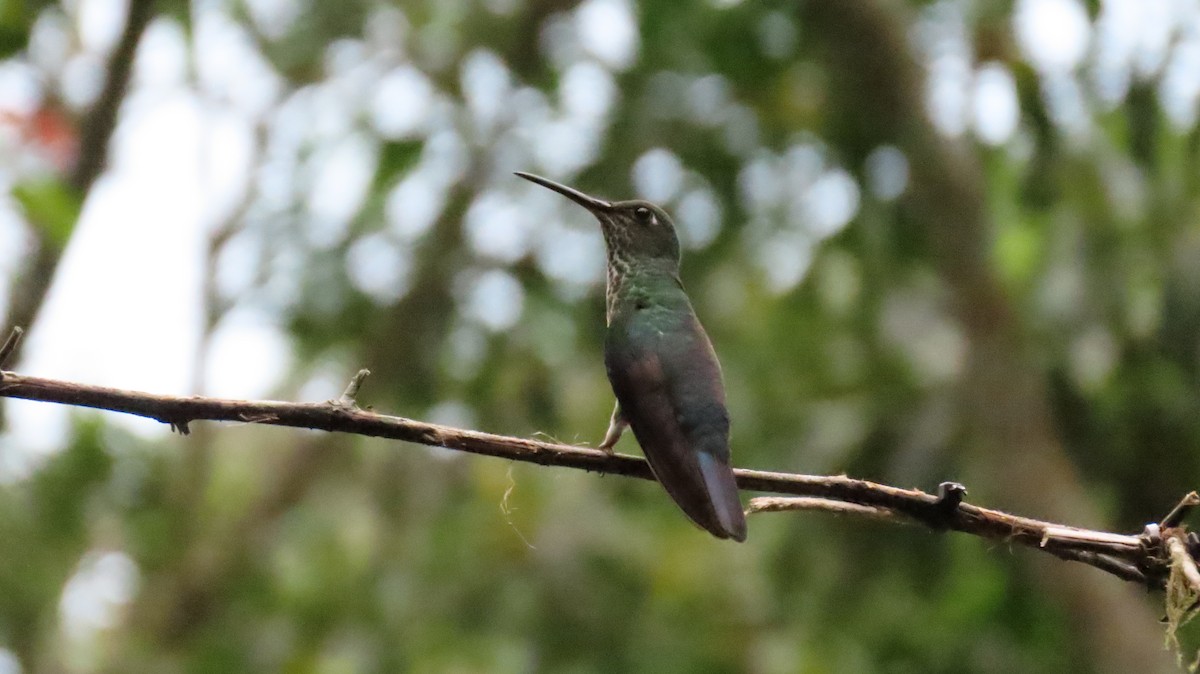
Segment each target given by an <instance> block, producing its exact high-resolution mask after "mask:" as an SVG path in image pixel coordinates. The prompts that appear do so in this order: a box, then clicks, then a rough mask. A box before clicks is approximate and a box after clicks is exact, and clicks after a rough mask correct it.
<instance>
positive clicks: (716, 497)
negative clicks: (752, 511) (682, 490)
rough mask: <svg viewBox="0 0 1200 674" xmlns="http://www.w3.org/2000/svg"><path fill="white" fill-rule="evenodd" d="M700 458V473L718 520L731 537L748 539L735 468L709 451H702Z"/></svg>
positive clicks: (738, 539) (739, 540) (736, 539)
mask: <svg viewBox="0 0 1200 674" xmlns="http://www.w3.org/2000/svg"><path fill="white" fill-rule="evenodd" d="M699 459H700V473H701V474H702V475H703V476H704V486H705V487H706V488H707V489H708V496H709V502H710V503H711V504H712V507H713V512H714V513H715V514H716V516H717V522H718V523H720V525H721V528H722V529H724V530H725V533H726V534H727V535H728V537H729V538H732V539H733V540H735V541H738V542H741V541H744V540H746V515H745V513H744V512H743V511H742V501H741V499H739V498H738V488H737V481H736V480H735V479H734V476H733V469H731V468H730V467H729V464H727V463H725V462H723V461H721V460H719V459H717V457H715V456H713V455H712V454H709V453H708V452H700V453H699Z"/></svg>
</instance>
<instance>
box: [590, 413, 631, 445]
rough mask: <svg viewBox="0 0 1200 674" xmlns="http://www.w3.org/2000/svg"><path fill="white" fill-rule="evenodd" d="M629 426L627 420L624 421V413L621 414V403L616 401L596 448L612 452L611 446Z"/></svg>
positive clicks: (615, 443)
mask: <svg viewBox="0 0 1200 674" xmlns="http://www.w3.org/2000/svg"><path fill="white" fill-rule="evenodd" d="M628 426H629V422H628V421H625V415H623V414H621V403H617V405H616V407H614V408H613V413H612V420H611V421H609V422H608V432H607V433H605V434H604V440H603V441H601V443H600V446H599V447H597V448H596V449H599V450H600V451H602V452H604V453H605V454H612V453H613V447H615V446H616V445H617V440H620V439H621V434H622V433H624V432H625V429H626V428H627V427H628Z"/></svg>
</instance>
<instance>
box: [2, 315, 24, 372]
mask: <svg viewBox="0 0 1200 674" xmlns="http://www.w3.org/2000/svg"><path fill="white" fill-rule="evenodd" d="M24 334H25V330H24V328H22V327H21V326H19V325H14V326H13V329H12V332H10V333H8V339H5V340H4V346H0V371H2V370H4V364H5V363H7V362H8V359H9V357H11V356H12V354H13V351H16V350H17V345H18V344H20V343H21V336H22V335H24Z"/></svg>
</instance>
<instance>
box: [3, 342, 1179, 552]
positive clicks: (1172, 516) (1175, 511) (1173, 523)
mask: <svg viewBox="0 0 1200 674" xmlns="http://www.w3.org/2000/svg"><path fill="white" fill-rule="evenodd" d="M0 362H2V361H0ZM1196 506H1200V494H1197V493H1196V492H1194V491H1192V492H1188V493H1187V495H1186V496H1184V497H1183V500H1181V501H1180V502H1179V503H1178V504H1176V506H1175V507H1174V508H1171V512H1169V513H1167V516H1166V517H1164V518H1163V519H1162V522H1160V523H1159V524H1160V525H1161V526H1162V527H1163V528H1164V529H1169V528H1171V527H1177V526H1179V525H1180V524H1182V523H1183V519H1184V518H1185V517H1187V516H1188V513H1190V512H1191V511H1192V509H1193V508H1195V507H1196Z"/></svg>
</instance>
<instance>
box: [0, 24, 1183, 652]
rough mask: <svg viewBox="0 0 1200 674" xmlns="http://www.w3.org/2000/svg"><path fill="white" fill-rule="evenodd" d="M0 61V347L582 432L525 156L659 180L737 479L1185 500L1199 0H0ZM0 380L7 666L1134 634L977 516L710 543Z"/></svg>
mask: <svg viewBox="0 0 1200 674" xmlns="http://www.w3.org/2000/svg"><path fill="white" fill-rule="evenodd" d="M0 54H2V55H3V60H2V61H0V185H3V190H2V193H3V195H4V196H2V197H0V312H2V313H0V315H3V316H5V323H6V325H14V324H19V325H24V326H26V327H27V328H29V329H30V333H29V337H28V339H27V340H26V341H25V343H24V344H23V349H22V351H21V352H20V354H19V356H18V358H17V359H15V360H14V361H13V362H12V363H10V364H9V367H10V369H14V370H19V371H21V372H23V373H26V374H31V375H39V376H51V377H61V378H65V379H70V380H75V381H83V382H87V383H93V384H104V385H111V386H119V387H123V388H135V389H142V390H147V391H152V392H156V393H171V394H209V395H220V396H228V397H248V398H249V397H272V398H277V399H286V400H308V401H316V400H323V399H328V398H333V397H336V396H337V395H338V394H339V393H340V391H341V389H342V388H343V387H344V385H345V383H346V381H348V379H349V377H350V375H351V374H352V373H353V372H355V371H356V370H357V369H358V368H360V367H368V368H370V369H371V370H372V372H373V373H374V374H373V375H372V376H371V378H370V379H368V381H367V384H366V387H365V389H364V391H363V393H362V394H361V396H360V402H361V403H362V404H364V405H370V406H372V407H373V408H375V409H377V410H380V411H384V412H388V413H393V414H400V415H404V416H409V417H413V418H418V419H423V420H430V421H436V422H442V423H450V424H456V425H461V426H464V427H470V428H476V429H480V430H486V431H492V432H497V433H506V434H514V435H519V436H533V435H539V436H545V437H551V438H555V439H558V440H561V441H564V442H581V443H589V444H593V445H594V443H596V442H598V440H599V439H600V437H601V436H602V434H603V431H604V429H605V425H606V423H607V418H608V413H609V411H610V409H611V405H612V398H611V393H610V390H609V387H608V383H607V381H606V380H605V375H604V369H603V365H602V359H601V342H602V334H603V327H602V323H603V318H602V314H603V297H602V295H603V242H602V240H601V237H600V234H599V231H598V229H597V227H596V226H595V223H594V222H593V220H592V219H591V217H590V216H589V215H588V214H587V213H585V212H584V211H582V210H581V209H579V208H578V207H576V206H574V205H573V204H571V203H569V202H567V201H566V200H565V199H562V198H561V197H558V196H557V195H554V194H552V193H550V192H549V191H546V190H543V189H540V188H537V187H535V186H533V185H530V184H528V183H526V182H524V181H521V180H519V179H516V178H515V177H513V176H512V174H511V172H512V171H514V170H526V171H533V172H536V173H540V174H543V175H547V176H549V177H551V178H553V179H556V180H560V181H563V182H566V183H568V184H572V185H575V186H577V187H579V188H581V189H584V190H586V191H589V192H591V193H593V194H596V195H598V196H601V197H606V198H630V197H634V196H639V197H644V198H648V199H652V200H655V201H657V202H659V203H661V204H663V205H664V206H665V207H666V208H668V209H669V210H670V211H671V212H672V213H674V214H675V216H676V220H677V222H678V225H679V227H680V230H681V237H682V240H683V242H684V246H685V260H684V269H683V280H684V283H685V284H686V286H687V287H688V289H689V291H690V292H691V295H692V297H693V300H694V302H695V304H696V307H697V310H698V312H699V314H700V316H701V318H702V319H703V321H704V323H705V325H706V326H707V328H708V331H709V333H710V334H711V336H712V338H713V341H714V342H715V343H716V346H717V351H718V353H719V354H720V357H721V360H722V363H723V365H724V368H725V377H726V383H727V387H728V391H729V397H730V408H731V415H732V418H733V428H734V457H735V460H736V463H738V464H739V465H741V466H746V467H753V468H761V469H770V470H781V471H798V472H810V473H839V472H846V473H848V474H850V475H853V476H856V477H863V478H868V479H873V480H877V481H882V482H887V483H890V484H895V485H898V486H903V487H909V486H915V487H921V488H926V489H929V488H932V487H934V486H935V485H936V484H937V483H938V482H940V481H942V480H947V479H954V480H959V481H962V482H964V483H966V484H967V485H968V487H969V488H970V490H971V491H970V498H971V499H972V500H973V501H975V502H978V503H981V504H986V505H990V506H994V507H1001V508H1007V509H1011V510H1013V511H1016V512H1019V513H1021V514H1024V515H1029V516H1034V517H1040V518H1047V519H1053V520H1059V521H1063V522H1067V523H1071V524H1076V525H1083V526H1096V527H1102V528H1109V529H1112V530H1117V531H1128V532H1137V531H1140V529H1141V527H1142V525H1143V524H1144V523H1145V522H1149V521H1156V520H1157V519H1159V518H1160V517H1161V516H1162V515H1163V514H1164V513H1165V512H1166V511H1167V510H1168V509H1169V508H1170V507H1171V506H1172V505H1173V504H1174V503H1175V502H1176V501H1177V500H1178V499H1179V498H1180V496H1182V494H1184V493H1185V492H1186V491H1188V490H1190V489H1192V488H1193V487H1195V486H1196V484H1197V475H1198V468H1200V398H1198V396H1197V393H1198V391H1200V208H1198V207H1200V173H1198V172H1197V169H1198V164H1200V130H1198V127H1197V104H1198V100H1200V3H1197V2H1195V1H1188V0H1104V1H1099V2H1095V1H1093V2H1079V1H1077V0H1020V1H1018V2H982V1H978V0H938V1H934V2H890V1H887V0H805V1H804V2H800V3H791V2H754V1H752V0H745V1H742V2H739V1H738V0H712V1H709V2H696V3H679V2H673V1H671V0H646V1H644V2H637V3H635V2H632V1H631V0H583V1H582V2H569V1H560V0H531V1H524V0H483V1H482V2H472V1H469V0H427V1H420V2H418V1H413V2H409V1H406V0H398V1H396V0H393V1H389V0H341V1H340V2H336V3H333V2H321V1H320V0H297V1H289V0H193V1H192V2H190V3H189V2H180V1H179V0H158V1H157V2H156V1H153V0H127V2H126V1H123V0H65V1H64V2H62V3H58V2H46V1H45V0H24V1H23V2H22V1H14V0H9V1H7V2H3V3H0ZM4 329H5V332H7V327H5V328H4ZM0 409H2V410H3V417H4V418H3V421H2V422H0V423H2V424H3V426H2V430H0V485H2V486H0V673H3V674H15V673H18V672H136V671H153V672H235V671H261V672H272V671H286V672H395V671H412V672H527V671H554V672H591V671H631V672H637V671H645V672H651V671H653V672H674V671H679V672H683V671H695V672H718V671H722V672H723V671H746V672H762V673H773V672H875V671H878V672H963V671H972V672H1016V671H1020V672H1072V671H1075V672H1091V671H1108V672H1132V671H1142V672H1144V671H1169V670H1171V669H1172V668H1174V659H1173V657H1172V656H1171V655H1170V654H1169V653H1167V652H1166V651H1164V648H1163V628H1162V626H1161V625H1160V624H1159V623H1158V619H1159V617H1160V616H1161V615H1162V605H1161V598H1160V597H1158V596H1156V595H1151V594H1147V593H1146V592H1144V591H1141V590H1139V589H1138V588H1135V587H1132V586H1127V585H1125V584H1123V583H1122V582H1121V581H1118V580H1116V579H1114V578H1112V577H1110V576H1106V575H1104V574H1102V573H1100V572H1098V571H1095V570H1093V569H1090V568H1086V567H1083V566H1080V565H1071V564H1067V563H1063V562H1059V561H1056V560H1052V559H1042V558H1041V557H1044V555H1039V554H1037V553H1035V552H1031V551H1026V550H1020V549H1012V548H1010V547H1009V546H1007V545H1005V544H1003V543H1002V542H986V541H981V540H979V539H975V538H971V537H967V536H961V535H939V534H933V533H930V532H928V531H926V530H923V529H916V528H903V527H895V526H885V525H882V524H872V523H864V522H860V521H856V520H851V519H837V518H831V517H828V516H825V515H820V514H769V515H761V516H755V517H753V518H752V519H751V523H750V537H749V541H748V542H747V543H746V544H744V545H733V544H729V543H722V542H718V541H716V540H714V539H712V538H711V537H709V536H707V535H706V534H704V533H702V532H700V531H698V530H697V529H695V528H694V527H692V526H691V525H689V524H688V523H687V522H686V520H685V519H684V517H683V516H682V515H681V514H680V513H679V512H677V510H676V509H675V507H674V506H673V505H672V504H671V503H670V502H669V500H668V499H667V498H666V496H665V495H664V494H663V493H662V492H661V490H659V489H658V488H657V487H656V486H655V485H653V484H650V483H645V482H641V481H635V480H625V479H621V478H613V477H606V478H602V477H600V476H596V475H589V474H585V473H577V472H573V471H568V470H565V469H554V468H541V467H533V466H525V465H512V464H510V463H509V462H506V461H501V460H498V459H488V458H481V457H474V456H468V455H462V454H457V453H453V452H449V451H444V450H436V449H430V448H427V447H418V446H409V445H403V444H399V443H394V442H384V441H380V440H374V439H365V438H358V437H350V436H338V435H329V434H322V433H315V432H302V431H296V430H290V429H279V428H265V427H255V426H252V425H243V426H238V425H223V426H217V425H206V424H195V425H194V427H193V428H194V432H193V434H192V435H190V436H188V437H180V436H173V435H170V434H169V433H168V431H167V429H166V428H165V427H164V426H162V425H159V424H155V423H152V422H148V421H145V420H138V419H128V418H122V417H120V416H118V415H112V414H100V413H93V412H88V411H83V410H72V409H68V408H63V407H58V406H53V405H45V404H33V403H22V402H18V401H5V402H4V403H3V406H2V408H0ZM619 449H620V450H621V451H627V452H636V451H637V449H636V443H635V442H634V441H633V439H632V438H630V437H627V438H626V439H624V440H623V441H622V444H621V445H620V447H619ZM1183 636H1184V643H1185V655H1187V657H1188V658H1189V659H1190V657H1191V655H1190V654H1191V653H1194V652H1195V641H1196V640H1195V639H1194V637H1193V636H1192V635H1190V634H1187V633H1185V634H1184V635H1183ZM1188 644H1192V645H1191V646H1188Z"/></svg>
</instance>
